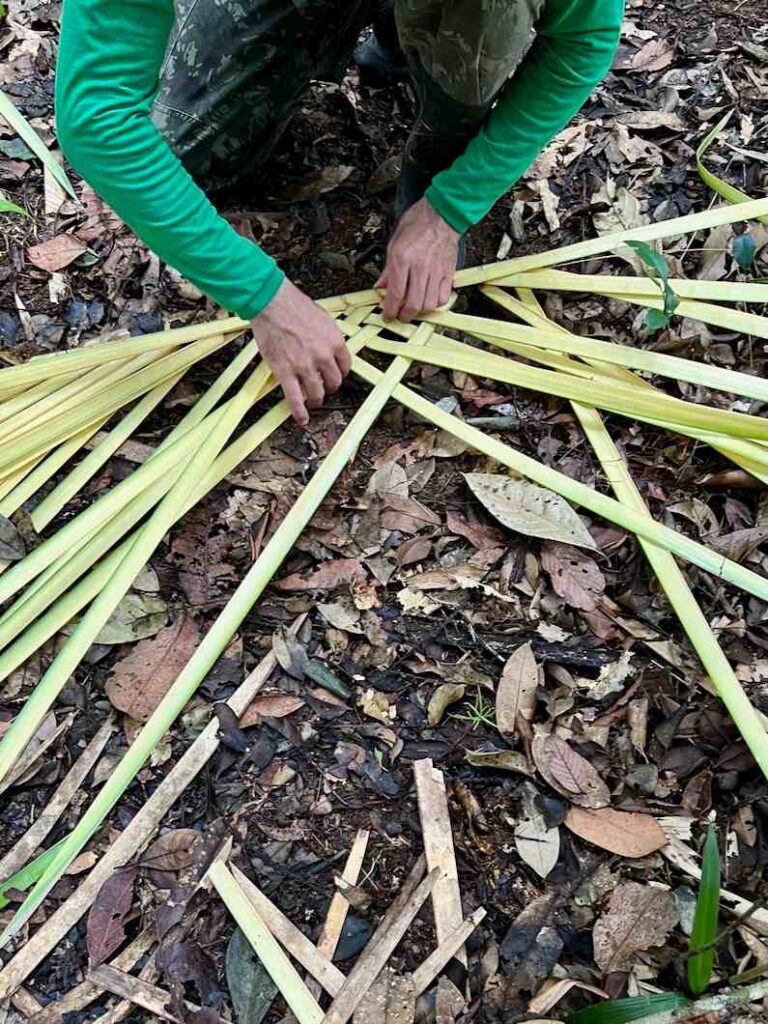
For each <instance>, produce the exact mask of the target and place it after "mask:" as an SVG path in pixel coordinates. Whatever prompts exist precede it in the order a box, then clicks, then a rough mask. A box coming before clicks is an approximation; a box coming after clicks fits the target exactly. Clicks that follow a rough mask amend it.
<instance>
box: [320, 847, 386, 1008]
mask: <svg viewBox="0 0 768 1024" xmlns="http://www.w3.org/2000/svg"><path fill="white" fill-rule="evenodd" d="M369 836H370V832H368V831H367V830H366V829H361V830H360V831H359V832H358V833H357V835H356V836H355V841H354V843H353V844H352V849H351V850H350V851H349V856H348V857H347V863H346V864H345V865H344V870H343V871H342V873H341V877H342V880H343V881H345V882H347V883H348V884H349V885H357V882H358V879H359V878H360V870H361V868H362V866H363V860H364V858H365V851H366V849H367V847H368V838H369ZM348 912H349V903H348V902H347V900H345V899H344V897H343V896H342V894H341V893H340V892H335V893H334V894H333V898H332V899H331V903H330V906H329V907H328V913H327V915H326V918H325V923H324V924H323V927H322V930H321V932H320V938H319V939H318V942H317V949H318V952H319V953H321V954H322V955H323V956H326V957H327V958H328V959H329V960H333V956H334V953H335V952H336V947H337V946H338V944H339V939H340V938H341V932H342V929H343V928H344V922H345V921H346V919H347V913H348ZM307 986H308V988H309V991H310V992H311V993H312V994H313V995H314V996H315V998H317V997H318V996H319V995H320V993H319V991H318V990H317V988H316V986H317V982H316V981H315V980H314V979H310V980H309V981H308V982H307ZM335 994H336V993H335V992H332V993H331V995H335Z"/></svg>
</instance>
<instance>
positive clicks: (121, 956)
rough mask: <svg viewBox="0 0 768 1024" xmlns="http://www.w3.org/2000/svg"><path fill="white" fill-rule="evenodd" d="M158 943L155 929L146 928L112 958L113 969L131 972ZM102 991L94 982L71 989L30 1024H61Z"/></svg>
mask: <svg viewBox="0 0 768 1024" xmlns="http://www.w3.org/2000/svg"><path fill="white" fill-rule="evenodd" d="M156 941H157V936H156V934H155V929H154V928H145V929H144V931H143V932H141V934H140V935H137V936H136V938H135V939H134V940H133V942H131V943H130V945H128V946H126V947H125V949H124V950H123V951H122V952H121V953H118V954H117V956H115V957H113V958H112V961H111V963H110V966H111V967H116V968H117V969H118V970H120V971H130V970H131V968H132V967H135V965H136V964H137V963H138V962H139V960H141V958H142V957H143V956H144V955H145V954H146V953H148V952H149V951H150V949H151V948H152V947H153V946H154V944H155V942H156ZM102 991H103V990H102V989H101V988H100V987H99V986H98V985H95V984H94V983H93V982H92V981H83V982H81V983H80V984H79V985H77V986H76V988H73V989H70V991H69V992H67V993H66V994H65V995H63V996H62V997H61V999H57V1000H56V1002H55V1003H49V1004H48V1005H47V1006H45V1007H43V1009H42V1010H40V1012H39V1013H36V1014H35V1015H34V1017H32V1018H31V1020H30V1022H29V1024H61V1021H62V1020H63V1019H64V1015H65V1014H68V1013H79V1012H80V1011H81V1010H84V1009H85V1008H86V1006H88V1004H89V1003H92V1002H93V1001H94V1000H95V999H98V998H99V996H100V995H101V993H102Z"/></svg>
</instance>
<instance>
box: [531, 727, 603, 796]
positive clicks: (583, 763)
mask: <svg viewBox="0 0 768 1024" xmlns="http://www.w3.org/2000/svg"><path fill="white" fill-rule="evenodd" d="M532 753H533V760H534V762H535V763H536V767H537V768H538V770H539V772H540V773H541V775H542V777H543V778H544V779H545V780H546V781H547V782H548V783H549V784H550V786H551V787H552V788H553V789H555V790H557V792H558V793H560V794H562V796H564V797H567V798H568V800H570V801H571V803H574V804H578V805H579V806H580V807H591V808H598V807H606V806H607V805H608V804H609V803H610V801H611V795H610V792H609V790H608V787H607V786H606V784H605V783H604V782H603V780H602V779H601V778H600V776H599V775H598V774H597V770H596V769H595V768H594V767H593V765H592V764H590V762H589V761H587V759H586V758H585V757H582V756H581V754H577V753H576V751H575V750H573V749H572V748H571V747H569V746H568V744H567V743H566V742H565V740H563V739H561V738H560V737H559V736H555V735H554V734H553V735H551V736H535V737H534V740H533V745H532Z"/></svg>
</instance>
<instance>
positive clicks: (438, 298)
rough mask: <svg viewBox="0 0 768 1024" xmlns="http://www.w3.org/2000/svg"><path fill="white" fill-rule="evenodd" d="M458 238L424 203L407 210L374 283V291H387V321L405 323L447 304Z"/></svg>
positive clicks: (423, 200) (385, 308)
mask: <svg viewBox="0 0 768 1024" xmlns="http://www.w3.org/2000/svg"><path fill="white" fill-rule="evenodd" d="M460 237H461V236H460V235H459V233H458V231H454V230H453V228H452V227H451V226H450V224H448V223H447V222H446V221H444V220H443V218H442V217H441V216H440V214H439V213H436V212H435V210H434V209H433V208H432V207H431V206H430V204H429V202H428V200H427V199H420V200H419V201H418V202H417V203H414V205H413V206H412V207H411V208H410V210H406V212H405V213H404V214H403V216H402V217H401V218H400V222H399V223H398V225H397V227H396V229H395V233H394V234H393V235H392V238H391V240H390V243H389V246H388V247H387V265H386V266H385V267H384V272H383V274H382V275H381V277H380V278H379V280H378V281H377V282H376V287H377V288H386V289H387V295H386V298H385V300H384V304H383V306H382V309H383V312H384V316H385V318H386V319H388V320H403V321H405V322H406V323H408V322H409V321H411V320H412V319H413V318H414V317H415V316H417V315H418V314H419V313H421V312H425V313H426V312H431V311H432V310H433V309H436V308H437V307H438V306H442V305H444V304H445V303H446V302H447V301H448V298H449V297H450V294H451V285H452V284H453V275H454V273H455V271H456V257H457V254H458V249H459V238H460Z"/></svg>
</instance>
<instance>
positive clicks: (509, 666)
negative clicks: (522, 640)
mask: <svg viewBox="0 0 768 1024" xmlns="http://www.w3.org/2000/svg"><path fill="white" fill-rule="evenodd" d="M538 685H539V666H538V665H537V664H536V659H535V658H534V656H533V647H532V646H531V644H530V643H527V644H523V645H522V646H521V647H518V648H517V650H516V651H513V652H512V654H511V655H510V656H509V658H508V659H507V663H506V665H505V666H504V668H503V669H502V672H501V679H500V680H499V688H498V690H497V691H496V727H497V728H498V730H499V732H500V733H501V735H502V736H514V735H515V732H516V731H517V722H518V715H522V717H523V718H524V719H525V720H526V721H528V722H530V721H531V719H532V718H533V713H534V711H535V709H536V689H537V687H538Z"/></svg>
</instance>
